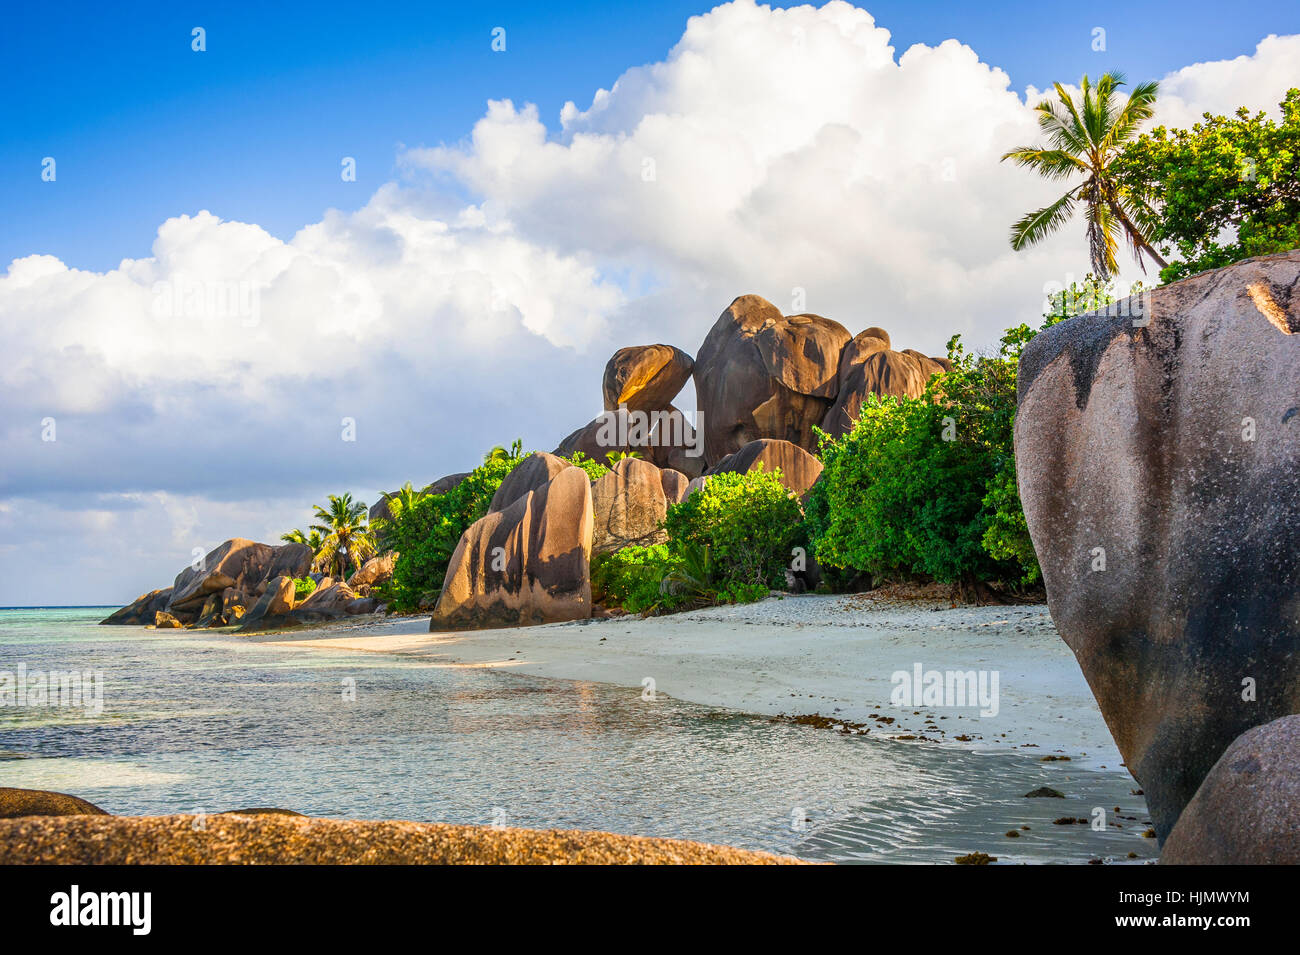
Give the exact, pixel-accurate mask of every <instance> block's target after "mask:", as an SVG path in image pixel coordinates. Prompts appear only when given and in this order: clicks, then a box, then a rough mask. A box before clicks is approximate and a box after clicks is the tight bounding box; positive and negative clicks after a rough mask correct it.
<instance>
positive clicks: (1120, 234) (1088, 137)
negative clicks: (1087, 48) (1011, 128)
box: [1002, 72, 1167, 281]
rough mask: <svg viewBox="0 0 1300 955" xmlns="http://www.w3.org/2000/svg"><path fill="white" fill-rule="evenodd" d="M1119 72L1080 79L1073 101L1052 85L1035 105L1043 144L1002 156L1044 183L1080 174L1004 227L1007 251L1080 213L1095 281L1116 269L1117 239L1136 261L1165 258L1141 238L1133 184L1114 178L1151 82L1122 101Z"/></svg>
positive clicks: (1145, 219) (1144, 215)
mask: <svg viewBox="0 0 1300 955" xmlns="http://www.w3.org/2000/svg"><path fill="white" fill-rule="evenodd" d="M1124 85H1125V80H1124V75H1123V74H1122V73H1116V72H1110V73H1105V74H1103V76H1102V77H1101V79H1099V80H1098V81H1097V82H1096V84H1093V83H1092V82H1090V81H1089V79H1088V77H1087V76H1084V78H1083V80H1082V82H1081V83H1080V99H1079V101H1078V102H1076V101H1075V99H1074V96H1073V95H1072V94H1071V93H1070V92H1069V91H1068V90H1066V89H1065V87H1064V86H1062V85H1061V84H1060V83H1057V84H1056V100H1055V101H1052V100H1050V99H1045V100H1043V101H1042V102H1041V103H1039V104H1038V106H1037V107H1036V112H1037V115H1038V127H1039V129H1040V130H1041V131H1042V132H1043V135H1044V136H1045V137H1046V139H1047V145H1046V147H1043V146H1018V147H1016V148H1015V149H1012V150H1010V151H1008V152H1007V153H1006V154H1005V155H1003V157H1002V159H1003V160H1004V161H1005V160H1008V159H1010V160H1012V161H1014V162H1015V163H1016V164H1017V165H1020V166H1024V167H1026V168H1028V169H1032V170H1033V171H1035V172H1037V173H1038V174H1039V175H1041V176H1043V177H1044V178H1046V179H1049V180H1052V181H1065V180H1069V179H1074V178H1075V177H1082V180H1081V181H1079V182H1077V183H1075V184H1074V185H1072V186H1071V187H1070V188H1069V189H1068V190H1066V192H1065V193H1064V194H1063V195H1062V196H1061V197H1060V198H1059V199H1057V200H1056V201H1055V202H1053V203H1051V204H1050V205H1047V206H1045V207H1043V208H1042V209H1036V210H1034V211H1033V212H1030V213H1027V214H1026V215H1025V216H1023V217H1022V218H1021V219H1019V220H1017V222H1016V223H1015V224H1014V225H1012V227H1011V248H1013V249H1015V250H1016V251H1017V252H1019V251H1020V250H1022V249H1025V248H1028V247H1029V246H1031V245H1035V244H1037V243H1039V242H1041V241H1043V240H1044V239H1046V238H1047V237H1048V236H1050V235H1052V234H1053V233H1055V232H1057V231H1059V230H1060V229H1061V228H1063V227H1064V226H1065V225H1066V223H1068V222H1069V221H1070V219H1071V218H1072V217H1073V215H1074V213H1075V212H1076V211H1082V213H1083V219H1084V228H1085V232H1086V235H1087V239H1088V255H1089V258H1090V259H1091V262H1092V271H1093V273H1094V274H1095V275H1097V276H1098V277H1099V278H1100V279H1101V280H1102V281H1105V280H1106V279H1108V278H1110V277H1111V276H1113V275H1115V274H1116V273H1117V272H1118V271H1119V262H1118V260H1117V257H1116V253H1117V251H1118V249H1119V243H1120V240H1121V238H1122V239H1123V240H1124V241H1125V242H1126V243H1127V245H1128V247H1129V249H1130V250H1131V251H1132V253H1133V256H1134V257H1135V258H1136V259H1137V262H1138V264H1139V265H1140V266H1142V268H1143V271H1145V270H1146V266H1145V264H1144V263H1143V258H1144V256H1149V257H1150V258H1151V259H1152V260H1153V261H1154V262H1155V263H1156V264H1157V265H1159V266H1161V267H1164V266H1165V265H1166V264H1167V263H1166V262H1165V260H1164V258H1163V257H1162V256H1161V255H1160V253H1159V252H1158V251H1156V249H1155V247H1154V246H1153V245H1152V244H1151V239H1150V238H1149V236H1150V234H1151V232H1152V229H1153V222H1152V221H1151V218H1150V210H1149V207H1148V206H1147V205H1146V204H1144V203H1142V202H1139V201H1137V200H1136V198H1135V196H1134V188H1133V183H1132V181H1131V180H1130V179H1128V178H1125V177H1122V176H1120V175H1119V170H1118V162H1117V161H1118V159H1119V156H1120V154H1121V152H1122V151H1123V149H1124V147H1125V145H1126V144H1127V143H1128V142H1129V141H1130V140H1132V139H1133V138H1134V137H1135V136H1136V135H1137V131H1138V128H1139V127H1140V126H1141V125H1142V123H1144V122H1145V121H1146V120H1148V119H1150V118H1151V116H1152V114H1153V113H1154V112H1155V102H1156V94H1157V92H1158V88H1159V87H1158V84H1156V83H1154V82H1150V83H1140V84H1138V85H1137V86H1135V87H1134V88H1133V90H1132V92H1131V93H1129V95H1128V98H1127V99H1126V100H1124V102H1123V103H1122V104H1120V103H1119V102H1118V100H1119V90H1120V87H1122V86H1124Z"/></svg>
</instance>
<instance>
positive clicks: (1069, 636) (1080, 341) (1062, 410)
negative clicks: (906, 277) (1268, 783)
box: [1015, 251, 1300, 840]
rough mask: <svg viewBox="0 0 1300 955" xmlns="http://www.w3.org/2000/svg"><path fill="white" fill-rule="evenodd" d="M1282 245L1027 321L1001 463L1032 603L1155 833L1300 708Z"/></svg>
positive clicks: (1298, 407)
mask: <svg viewBox="0 0 1300 955" xmlns="http://www.w3.org/2000/svg"><path fill="white" fill-rule="evenodd" d="M1297 333H1300V251H1295V252H1287V253H1283V254H1280V255H1274V256H1267V257H1263V258H1259V259H1252V260H1248V261H1245V262H1240V263H1237V264H1236V265H1232V266H1229V267H1228V268H1224V269H1219V270H1217V271H1213V272H1207V273H1203V274H1201V275H1197V276H1194V277H1192V278H1189V279H1185V280H1184V281H1181V282H1176V283H1174V284H1172V285H1168V286H1164V287H1162V288H1158V289H1156V290H1155V291H1154V292H1152V293H1150V295H1149V298H1147V299H1144V300H1141V301H1138V300H1126V301H1125V302H1122V303H1119V304H1118V305H1117V306H1112V307H1111V308H1110V309H1108V311H1107V312H1106V313H1102V314H1094V315H1087V316H1081V317H1078V318H1074V319H1070V320H1069V321H1066V322H1062V323H1061V324H1059V325H1055V326H1053V327H1052V328H1049V329H1047V330H1046V331H1044V332H1041V333H1039V334H1038V335H1037V336H1036V337H1035V338H1034V339H1033V340H1032V341H1031V342H1030V343H1029V345H1028V346H1027V347H1026V348H1025V351H1024V353H1023V355H1022V357H1021V360H1020V368H1019V409H1018V411H1017V414H1016V434H1015V440H1016V470H1017V473H1018V477H1019V484H1020V495H1021V500H1022V502H1023V505H1024V512H1025V518H1026V520H1027V522H1028V526H1029V532H1030V535H1031V536H1032V538H1033V542H1034V547H1035V549H1036V551H1037V553H1038V558H1039V562H1040V563H1041V565H1042V569H1043V579H1044V582H1045V583H1046V586H1047V600H1048V605H1049V608H1050V610H1051V613H1052V619H1053V620H1054V621H1055V623H1056V626H1057V628H1058V630H1059V631H1060V633H1061V636H1062V637H1063V638H1064V639H1065V641H1066V643H1068V644H1069V646H1070V648H1071V649H1072V650H1073V651H1074V654H1075V656H1076V657H1077V658H1078V660H1079V664H1080V666H1081V667H1082V668H1083V672H1084V675H1085V676H1086V677H1087V679H1088V683H1089V685H1090V686H1091V687H1092V691H1093V693H1094V694H1095V695H1096V697H1097V701H1098V703H1099V704H1100V706H1101V711H1102V714H1103V715H1104V716H1105V718H1106V722H1107V725H1108V726H1109V727H1110V730H1111V733H1112V734H1113V735H1114V737H1115V742H1116V743H1117V744H1118V745H1119V750H1120V752H1121V753H1122V754H1123V755H1124V758H1125V760H1126V763H1127V765H1128V767H1129V769H1130V771H1131V772H1132V773H1133V775H1134V776H1135V777H1136V778H1137V780H1138V781H1139V782H1140V783H1141V784H1142V787H1143V789H1144V790H1145V791H1146V798H1147V804H1148V807H1149V808H1150V810H1151V817H1152V822H1153V824H1154V826H1155V830H1156V833H1157V836H1158V837H1160V838H1161V839H1162V840H1163V839H1164V838H1165V837H1167V836H1168V835H1169V832H1170V830H1171V829H1172V828H1173V826H1174V823H1175V821H1176V820H1177V819H1178V816H1179V814H1180V813H1181V812H1182V810H1183V807H1184V806H1186V805H1187V803H1188V801H1189V800H1191V798H1192V796H1193V795H1194V794H1195V793H1196V791H1197V789H1198V787H1199V786H1200V785H1201V783H1202V781H1203V780H1204V779H1205V777H1206V775H1207V773H1209V771H1210V768H1211V767H1212V766H1213V765H1214V764H1215V762H1216V760H1218V759H1219V757H1220V756H1221V755H1223V752H1224V750H1225V749H1227V747H1228V746H1229V744H1231V743H1232V741H1233V740H1235V739H1236V738H1237V737H1238V736H1240V735H1241V734H1242V733H1244V732H1245V731H1246V730H1248V729H1250V728H1251V727H1253V726H1257V725H1259V724H1262V723H1267V722H1270V721H1272V720H1275V719H1278V718H1280V717H1282V716H1286V715H1289V714H1292V713H1296V712H1300V620H1298V619H1297V617H1298V616H1300V615H1298V614H1297V611H1296V595H1297V593H1300V537H1298V536H1297V531H1296V529H1297V527H1300V374H1297V369H1300V334H1297Z"/></svg>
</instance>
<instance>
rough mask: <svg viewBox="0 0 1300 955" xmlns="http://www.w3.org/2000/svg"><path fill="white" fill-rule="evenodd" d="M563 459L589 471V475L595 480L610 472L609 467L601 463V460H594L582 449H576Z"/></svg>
mask: <svg viewBox="0 0 1300 955" xmlns="http://www.w3.org/2000/svg"><path fill="white" fill-rule="evenodd" d="M563 460H565V461H568V462H569V463H570V464H574V465H577V466H578V467H580V468H582V469H583V470H584V471H586V472H587V477H589V478H591V480H593V481H597V480H599V479H600V478H602V477H604V476H605V475H606V474H608V473H609V468H607V467H605V465H603V464H601V463H600V462H599V461H593V460H592V459H591V458H589V457H587V456H586V455H585V454H583V453H582V452H581V451H575V452H574V453H573V454H571V455H569V456H568V457H567V458H564V459H563Z"/></svg>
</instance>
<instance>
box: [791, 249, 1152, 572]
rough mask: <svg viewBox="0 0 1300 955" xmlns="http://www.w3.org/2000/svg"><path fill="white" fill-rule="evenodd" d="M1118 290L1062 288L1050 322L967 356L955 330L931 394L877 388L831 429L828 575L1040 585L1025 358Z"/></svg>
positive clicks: (819, 539) (820, 548)
mask: <svg viewBox="0 0 1300 955" xmlns="http://www.w3.org/2000/svg"><path fill="white" fill-rule="evenodd" d="M1140 291H1141V285H1140V284H1139V285H1135V286H1134V287H1133V289H1132V290H1131V294H1136V293H1138V292H1140ZM1114 298H1115V296H1114V291H1113V288H1112V286H1111V284H1110V283H1109V282H1102V281H1099V280H1098V279H1097V278H1096V277H1094V276H1092V275H1089V276H1087V278H1085V279H1084V281H1083V282H1082V283H1072V284H1071V286H1070V287H1069V288H1068V289H1064V290H1062V291H1060V292H1057V293H1056V294H1055V295H1053V296H1051V298H1050V301H1049V303H1048V307H1047V310H1046V313H1045V315H1044V322H1043V324H1042V325H1041V326H1040V328H1039V329H1032V328H1030V327H1029V326H1028V325H1023V324H1022V325H1018V326H1016V327H1015V328H1011V329H1008V330H1007V332H1006V334H1004V335H1003V336H1002V340H1001V341H1000V343H999V346H998V349H997V351H996V352H993V353H992V354H988V355H977V354H972V353H970V352H967V351H966V350H965V348H964V347H963V346H962V344H961V339H960V337H959V336H954V337H953V338H952V339H951V340H950V341H949V342H948V358H949V360H950V361H951V362H952V366H953V367H952V371H950V372H949V373H947V374H945V375H942V376H937V377H935V378H933V379H931V381H930V383H929V386H928V387H927V388H926V391H925V393H924V394H923V395H922V396H921V397H920V398H901V399H900V398H893V397H886V398H878V397H876V396H874V395H873V396H870V397H868V399H867V401H866V402H864V404H863V407H862V413H861V416H860V417H859V419H858V421H857V422H856V423H855V425H854V427H853V429H852V430H851V431H850V432H849V433H848V434H845V435H843V436H841V437H838V438H831V437H829V436H827V435H825V434H823V435H822V436H821V441H820V446H819V453H820V455H821V457H822V462H823V464H824V465H825V470H823V471H822V476H821V480H819V481H818V482H817V483H816V484H815V485H813V488H812V491H811V492H810V494H809V498H808V504H807V510H806V515H805V523H806V527H807V533H808V535H809V539H810V543H811V547H812V550H813V553H814V555H815V556H816V558H817V561H818V563H819V564H820V565H821V566H822V570H823V574H824V576H825V577H826V578H827V579H828V581H829V582H831V583H832V584H835V583H837V582H842V581H845V580H849V579H852V578H855V577H857V576H860V575H862V574H869V575H871V576H872V577H875V578H885V579H900V578H913V577H924V578H928V579H933V580H936V581H940V582H943V583H952V584H957V585H959V586H960V587H961V588H962V589H963V591H965V592H966V593H967V595H968V596H973V595H975V594H978V593H981V592H982V591H984V590H985V589H986V588H987V587H988V586H989V585H990V584H993V585H997V584H1001V585H1004V586H1006V587H1007V588H1008V589H1009V590H1011V591H1016V590H1020V589H1023V588H1026V587H1030V586H1033V585H1035V584H1037V583H1038V582H1039V581H1040V580H1041V571H1040V568H1039V566H1038V558H1037V556H1036V555H1035V554H1034V546H1033V542H1032V541H1031V540H1030V538H1029V529H1028V526H1027V525H1026V522H1025V515H1024V511H1023V510H1022V508H1021V504H1020V495H1019V492H1018V490H1017V486H1016V461H1015V450H1014V447H1013V438H1014V429H1015V413H1016V372H1017V369H1018V367H1019V362H1020V355H1021V352H1022V351H1023V349H1024V347H1025V345H1026V344H1028V343H1029V341H1030V340H1031V339H1032V338H1033V337H1034V335H1036V334H1037V333H1038V331H1040V330H1041V329H1044V328H1048V327H1049V326H1051V325H1054V324H1056V323H1057V322H1059V321H1061V320H1063V319H1065V318H1069V317H1072V316H1074V315H1078V314H1081V313H1084V312H1089V311H1093V310H1096V309H1099V308H1102V307H1104V306H1106V305H1108V304H1110V303H1111V302H1113V301H1114Z"/></svg>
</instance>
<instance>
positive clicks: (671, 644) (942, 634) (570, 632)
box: [272, 595, 1121, 769]
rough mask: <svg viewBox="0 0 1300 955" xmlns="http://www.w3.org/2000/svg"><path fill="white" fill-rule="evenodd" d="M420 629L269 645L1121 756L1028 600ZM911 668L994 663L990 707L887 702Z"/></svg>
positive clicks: (1109, 761)
mask: <svg viewBox="0 0 1300 955" xmlns="http://www.w3.org/2000/svg"><path fill="white" fill-rule="evenodd" d="M428 626H429V622H428V618H427V617H402V618H395V619H390V620H386V621H377V622H367V623H362V624H353V625H343V626H336V627H333V628H330V629H327V630H314V631H301V632H300V633H298V634H296V635H295V636H294V638H293V639H292V640H285V639H284V636H283V635H278V637H277V638H276V639H275V640H273V641H272V642H281V643H286V644H292V645H293V646H294V647H304V646H308V647H320V648H325V649H331V650H361V651H369V652H375V653H385V654H397V655H402V656H408V657H409V656H419V657H421V658H424V659H427V660H428V661H429V662H430V663H433V664H445V665H447V666H458V667H469V666H473V667H493V668H503V669H506V668H508V669H510V670H514V671H518V672H521V673H527V674H531V675H535V676H542V677H551V678H556V679H565V680H583V681H594V682H600V683H609V684H614V685H618V686H625V687H629V688H634V689H635V691H636V692H638V693H640V692H642V687H643V680H644V679H645V678H646V677H649V678H651V679H653V680H654V687H655V690H656V691H657V692H658V693H661V694H666V695H668V696H671V697H675V698H677V699H681V700H687V701H690V702H693V703H700V704H704V705H709V706H718V707H727V708H731V709H736V710H741V711H745V712H750V713H759V714H765V715H777V714H786V715H796V714H813V713H816V714H821V715H823V716H827V717H832V718H835V719H842V720H848V721H853V722H855V723H865V724H866V725H867V726H869V727H870V728H871V729H870V732H871V733H872V735H874V736H894V737H899V736H902V737H919V738H922V739H921V740H918V742H919V743H921V744H923V745H924V744H926V743H927V742H928V743H931V744H933V743H937V744H938V745H953V746H963V747H966V748H969V749H981V748H995V749H1004V750H1005V749H1020V750H1021V751H1024V752H1026V753H1027V754H1032V755H1035V756H1038V755H1043V756H1046V755H1064V756H1069V757H1070V758H1071V759H1072V760H1073V761H1074V766H1076V767H1077V768H1080V769H1082V768H1086V767H1100V766H1104V767H1109V768H1111V769H1115V768H1117V767H1119V766H1120V764H1121V760H1120V756H1119V752H1118V750H1117V749H1116V748H1115V744H1114V742H1113V741H1112V739H1111V736H1110V733H1109V731H1108V730H1107V728H1106V725H1105V723H1104V722H1103V720H1102V717H1101V713H1100V711H1099V710H1098V709H1097V705H1096V703H1095V701H1094V700H1093V697H1092V694H1091V692H1090V691H1089V689H1088V685H1087V683H1086V682H1085V681H1084V678H1083V675H1082V673H1081V672H1080V670H1079V667H1078V665H1077V663H1076V662H1075V659H1074V657H1073V655H1072V654H1071V652H1070V650H1069V648H1068V647H1066V646H1065V644H1064V643H1063V642H1062V641H1061V639H1060V638H1059V637H1058V636H1057V634H1056V631H1055V629H1054V628H1053V626H1052V623H1051V619H1050V617H1049V616H1048V613H1047V608H1046V607H1045V606H1043V605H1040V604H1036V605H1021V606H999V607H958V608H953V609H949V608H948V607H947V606H946V605H944V606H939V605H935V604H915V605H907V604H893V605H884V606H880V605H878V604H877V603H876V602H875V601H873V600H872V599H871V597H870V596H869V595H855V596H812V595H809V596H798V597H785V598H769V599H767V600H764V601H761V602H759V603H755V604H750V605H746V606H728V607H713V608H709V609H706V610H700V611H695V612H692V613H683V614H677V615H671V616H665V617H653V618H649V619H640V618H638V617H622V618H618V619H613V620H593V621H583V622H580V623H565V624H552V625H549V626H544V627H529V628H518V629H509V630H481V631H474V632H459V633H430V632H429V631H428ZM918 663H919V664H921V665H922V667H923V668H924V669H925V670H932V669H933V670H941V671H945V670H961V671H970V670H975V671H980V670H984V671H990V672H996V673H997V675H998V689H999V694H998V702H999V709H998V713H997V715H996V716H981V715H980V712H979V709H978V707H962V708H956V707H951V708H942V707H939V708H936V707H922V706H919V705H913V706H906V707H899V706H893V705H891V703H890V694H891V690H892V688H893V684H892V682H891V676H892V675H893V674H894V673H895V672H897V671H908V672H911V671H912V670H913V669H914V667H915V665H916V664H918ZM873 714H874V715H876V716H878V717H893V718H894V719H895V720H896V722H894V723H892V724H888V723H885V722H883V721H882V720H880V719H877V718H873ZM927 722H929V726H927ZM958 737H963V738H962V739H958Z"/></svg>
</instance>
